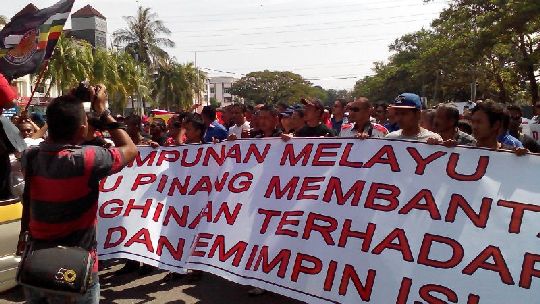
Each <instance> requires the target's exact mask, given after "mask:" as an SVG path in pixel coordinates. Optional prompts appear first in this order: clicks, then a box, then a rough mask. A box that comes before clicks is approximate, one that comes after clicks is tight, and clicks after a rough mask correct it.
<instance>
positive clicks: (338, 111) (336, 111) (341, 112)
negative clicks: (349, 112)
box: [330, 98, 347, 134]
mask: <svg viewBox="0 0 540 304" xmlns="http://www.w3.org/2000/svg"><path fill="white" fill-rule="evenodd" d="M346 107H347V101H346V100H345V99H341V98H340V99H337V100H336V101H335V102H334V107H333V108H332V118H331V119H330V122H331V124H332V129H333V130H334V132H335V133H336V134H339V132H340V131H341V125H343V123H347V117H345V108H346Z"/></svg>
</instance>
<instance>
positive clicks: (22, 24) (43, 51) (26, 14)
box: [0, 0, 75, 79]
mask: <svg viewBox="0 0 540 304" xmlns="http://www.w3.org/2000/svg"><path fill="white" fill-rule="evenodd" d="M74 2H75V0H61V1H59V2H58V3H56V4H55V5H53V6H51V7H48V8H45V9H42V10H36V9H34V10H32V9H28V10H27V9H26V8H25V9H23V11H21V12H19V13H18V14H17V15H15V16H14V17H13V18H12V19H11V21H10V22H9V23H8V24H7V25H6V26H5V27H4V28H3V29H2V31H0V73H2V74H4V76H5V77H6V78H8V79H14V78H17V77H21V76H24V75H26V74H31V73H35V72H36V71H37V70H38V69H39V67H40V66H41V64H42V63H43V62H44V61H45V60H48V59H49V58H50V57H51V55H52V52H53V50H54V47H55V46H56V42H57V41H58V39H59V38H60V35H61V34H62V30H63V28H64V24H65V23H66V20H67V18H68V17H69V14H70V12H71V8H72V7H73V3H74Z"/></svg>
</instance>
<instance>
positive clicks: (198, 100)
mask: <svg viewBox="0 0 540 304" xmlns="http://www.w3.org/2000/svg"><path fill="white" fill-rule="evenodd" d="M195 69H197V104H201V100H200V97H199V95H200V93H201V88H200V87H199V83H200V79H199V66H198V65H197V51H195Z"/></svg>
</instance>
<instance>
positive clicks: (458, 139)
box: [433, 103, 476, 146]
mask: <svg viewBox="0 0 540 304" xmlns="http://www.w3.org/2000/svg"><path fill="white" fill-rule="evenodd" d="M458 124H459V109H458V108H457V107H455V106H454V105H449V104H444V103H443V104H440V105H439V106H438V107H437V110H436V111H435V117H434V120H433V127H434V131H435V132H437V133H438V134H439V135H440V136H441V137H442V139H443V141H444V142H447V143H449V142H453V143H455V144H457V145H464V146H475V145H476V140H475V139H474V137H472V136H471V135H469V134H467V133H465V132H463V131H461V130H460V129H459V127H458Z"/></svg>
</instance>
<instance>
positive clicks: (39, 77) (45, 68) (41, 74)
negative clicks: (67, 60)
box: [24, 60, 49, 111]
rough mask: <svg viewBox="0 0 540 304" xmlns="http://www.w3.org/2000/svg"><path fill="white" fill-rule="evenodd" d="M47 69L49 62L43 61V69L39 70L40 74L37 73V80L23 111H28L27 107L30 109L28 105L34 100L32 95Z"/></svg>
mask: <svg viewBox="0 0 540 304" xmlns="http://www.w3.org/2000/svg"><path fill="white" fill-rule="evenodd" d="M48 68H49V60H47V61H45V66H44V67H43V70H41V73H39V75H38V78H37V80H36V85H35V86H34V89H33V90H32V94H31V95H30V100H28V103H27V104H26V107H25V108H24V111H28V107H30V104H31V103H32V99H34V94H35V93H36V90H37V88H38V86H39V85H40V84H41V82H42V81H43V76H44V75H45V72H46V71H47V69H48Z"/></svg>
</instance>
